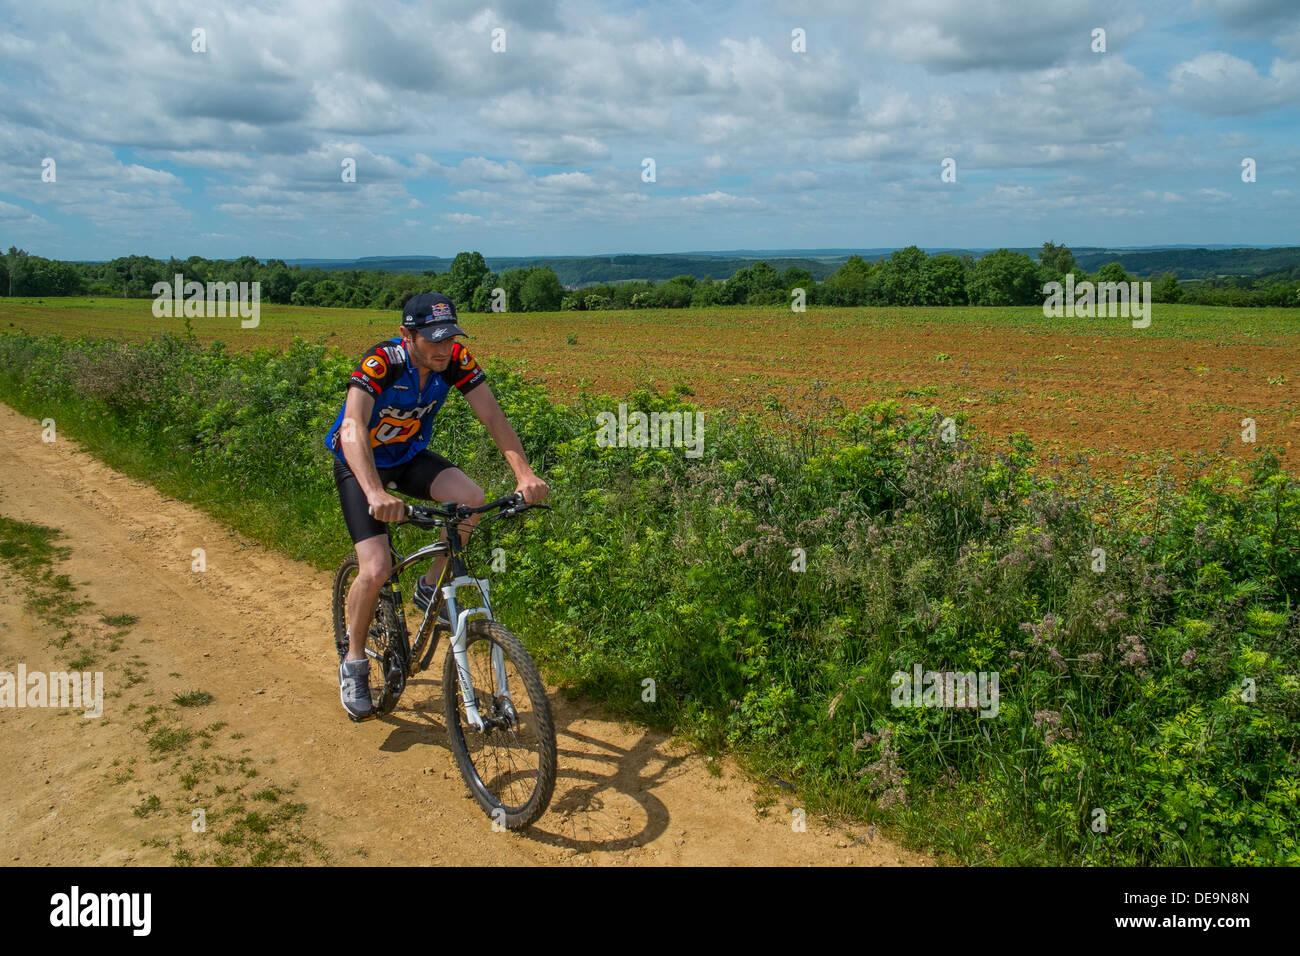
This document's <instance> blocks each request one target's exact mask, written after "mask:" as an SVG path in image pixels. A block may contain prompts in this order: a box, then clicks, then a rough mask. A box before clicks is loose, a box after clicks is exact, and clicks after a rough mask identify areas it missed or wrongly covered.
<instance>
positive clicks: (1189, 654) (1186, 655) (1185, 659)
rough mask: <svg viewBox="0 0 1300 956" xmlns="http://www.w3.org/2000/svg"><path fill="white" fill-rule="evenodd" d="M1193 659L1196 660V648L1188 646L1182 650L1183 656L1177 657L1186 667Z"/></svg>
mask: <svg viewBox="0 0 1300 956" xmlns="http://www.w3.org/2000/svg"><path fill="white" fill-rule="evenodd" d="M1194 660H1196V648H1194V647H1190V648H1188V649H1187V650H1186V651H1184V652H1183V656H1182V657H1181V658H1179V661H1180V662H1181V663H1182V665H1183V666H1184V667H1187V666H1188V665H1189V664H1191V663H1192V661H1194Z"/></svg>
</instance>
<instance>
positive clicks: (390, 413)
mask: <svg viewBox="0 0 1300 956" xmlns="http://www.w3.org/2000/svg"><path fill="white" fill-rule="evenodd" d="M456 322H457V319H456V306H455V305H454V304H453V303H452V301H451V299H449V298H447V297H446V296H445V295H442V294H440V293H437V292H422V293H420V294H419V295H417V296H414V297H413V298H411V299H410V300H408V301H407V303H406V305H404V306H403V307H402V325H401V329H400V330H399V332H400V334H399V335H398V336H397V337H395V338H391V339H388V340H387V341H385V342H380V343H379V344H377V345H375V346H374V347H373V348H372V349H370V350H369V351H368V352H367V353H366V354H365V355H364V356H362V358H361V361H360V362H358V363H357V366H356V368H354V369H353V371H352V374H351V376H350V377H349V378H348V386H347V399H346V401H345V402H344V404H343V407H342V408H341V409H340V410H339V414H338V416H337V417H336V418H335V419H334V424H333V426H332V427H331V428H330V430H329V434H328V435H326V437H325V446H326V447H327V448H328V449H329V450H330V451H331V452H332V453H333V454H334V459H335V461H334V482H335V484H336V485H337V486H338V490H339V501H340V503H341V505H342V507H343V519H344V521H346V522H347V526H348V534H349V535H351V537H352V543H353V545H354V546H355V548H356V552H357V562H358V565H359V570H358V573H357V578H356V580H355V581H354V582H353V584H352V587H351V588H350V589H349V591H348V598H347V620H348V653H347V656H346V657H345V658H344V660H343V663H342V664H340V665H339V697H340V699H341V700H342V702H343V709H344V710H346V711H347V713H348V716H349V717H351V718H352V719H353V720H357V721H360V720H368V719H370V718H371V717H374V716H375V711H374V708H373V705H372V704H371V700H370V661H369V660H368V659H367V657H366V654H365V646H366V627H365V626H364V625H362V626H357V625H356V622H358V621H369V620H371V619H372V618H373V617H374V614H375V606H376V604H377V603H378V600H379V589H380V587H381V586H382V585H383V583H384V581H385V580H387V578H388V575H389V573H390V571H391V570H392V560H391V558H390V556H389V552H388V539H387V533H386V532H387V528H386V527H385V523H386V522H390V521H397V520H400V519H401V518H402V517H403V515H404V514H405V510H404V509H405V503H404V502H403V501H402V500H401V499H400V498H395V497H394V496H392V495H390V494H389V493H388V491H387V490H386V489H393V490H396V491H400V492H401V493H402V494H405V495H410V496H411V497H413V498H423V499H426V500H431V501H439V502H444V503H445V502H448V501H455V502H458V503H459V504H463V505H469V506H470V507H473V508H477V507H481V506H482V505H483V504H484V503H485V502H486V501H487V497H486V496H485V495H484V493H483V489H482V488H480V487H479V486H478V485H477V484H475V483H474V482H473V481H472V480H471V479H470V478H469V476H468V475H466V474H465V473H464V472H463V471H461V470H460V469H459V468H457V467H456V466H455V465H454V464H453V463H452V462H450V461H448V460H447V459H446V458H444V457H442V456H441V455H439V454H437V453H436V452H433V451H430V450H429V449H428V448H427V447H426V446H427V445H428V444H429V437H430V435H431V434H432V431H433V418H434V416H435V415H436V414H437V413H438V410H439V409H440V408H441V407H442V406H443V404H444V402H445V401H446V399H447V396H448V394H449V393H450V391H451V389H453V388H456V389H458V390H459V391H460V393H461V394H462V395H463V396H465V401H466V402H468V403H469V406H470V408H471V409H473V410H474V414H475V415H476V416H477V417H478V420H479V421H480V422H482V423H483V426H484V427H485V428H486V429H487V430H488V434H490V435H491V436H492V440H493V441H495V442H496V445H497V448H499V449H500V450H501V454H502V455H504V456H505V459H506V462H507V463H508V464H509V465H510V468H511V470H513V471H514V473H515V479H516V482H517V485H516V488H515V490H516V491H519V492H522V493H523V496H524V500H525V501H526V502H527V503H529V504H535V503H537V502H539V501H542V500H543V499H544V498H545V497H546V495H547V493H548V492H549V490H550V489H549V488H548V487H547V485H546V482H544V481H542V480H541V479H540V478H538V477H537V475H535V474H534V473H533V469H532V467H531V466H530V465H529V464H528V458H527V457H526V456H525V455H524V449H523V445H521V444H520V442H519V436H518V435H517V434H516V433H515V430H514V428H512V427H511V425H510V422H509V421H507V420H506V416H505V413H504V412H502V411H501V406H500V405H499V404H497V400H496V396H495V395H493V394H492V390H491V389H490V388H488V387H487V386H486V381H487V376H486V375H485V374H484V372H483V369H481V368H480V367H479V366H478V365H477V363H475V361H474V359H473V357H472V356H471V355H470V354H469V351H468V350H467V349H466V348H465V346H464V345H462V344H461V343H460V342H457V341H455V340H454V339H455V337H456V336H463V335H465V332H464V330H462V329H461V327H460V326H459V325H457V324H456ZM466 337H468V336H466ZM480 386H482V387H480ZM368 509H373V517H372V515H371V513H370V510H368ZM477 520H478V516H475V518H474V519H472V520H470V521H468V522H466V527H465V528H464V529H463V530H462V532H461V538H462V540H463V541H467V540H468V539H469V534H470V532H471V531H472V530H473V525H474V523H475V522H476V521H477ZM445 534H446V532H444V536H445ZM446 561H447V558H446V556H441V557H439V558H437V559H435V560H434V562H433V565H432V566H431V567H430V569H429V571H428V572H427V573H426V574H425V576H424V577H423V578H422V579H420V581H419V584H418V585H417V587H416V592H415V604H416V606H417V607H418V608H420V610H422V611H423V610H427V609H428V607H429V604H430V602H431V601H432V600H433V598H434V597H435V591H434V588H435V587H436V585H437V583H438V580H439V578H440V577H441V575H442V571H443V566H444V565H445V564H446ZM440 620H441V618H440ZM443 623H444V624H445V623H446V622H445V621H444V622H443Z"/></svg>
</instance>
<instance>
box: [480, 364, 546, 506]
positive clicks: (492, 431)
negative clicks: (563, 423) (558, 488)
mask: <svg viewBox="0 0 1300 956" xmlns="http://www.w3.org/2000/svg"><path fill="white" fill-rule="evenodd" d="M465 401H467V402H469V407H470V408H472V409H473V410H474V414H475V415H477V416H478V420H479V421H481V422H482V423H483V427H484V428H486V429H487V430H488V434H489V435H491V436H492V440H493V441H494V442H496V443H497V447H498V448H500V449H501V454H502V455H504V456H505V459H506V463H507V464H508V465H510V470H511V471H513V472H514V473H515V481H516V487H515V490H516V491H522V492H523V493H524V501H526V502H528V504H530V505H532V504H537V503H538V502H539V501H543V500H545V498H546V495H547V494H548V493H549V492H550V488H549V487H547V484H546V482H544V481H542V479H540V478H538V477H537V475H535V474H534V473H533V469H532V466H531V465H529V464H528V458H527V456H526V455H524V446H523V445H522V444H521V443H520V441H519V436H518V435H517V434H515V430H514V428H512V427H511V425H510V422H509V421H507V420H506V413H505V412H503V411H502V410H501V406H500V405H499V404H498V403H497V397H496V396H495V395H493V394H492V389H491V388H489V387H488V385H487V384H486V383H484V384H482V385H479V386H477V387H476V388H474V389H473V390H472V391H470V392H469V393H467V394H466V395H465Z"/></svg>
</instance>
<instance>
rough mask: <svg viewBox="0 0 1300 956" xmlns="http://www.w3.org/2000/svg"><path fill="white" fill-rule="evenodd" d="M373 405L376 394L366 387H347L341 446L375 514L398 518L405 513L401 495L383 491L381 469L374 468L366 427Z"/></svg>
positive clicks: (394, 519) (387, 518) (380, 517)
mask: <svg viewBox="0 0 1300 956" xmlns="http://www.w3.org/2000/svg"><path fill="white" fill-rule="evenodd" d="M374 407H375V399H374V396H372V395H370V394H369V393H367V392H366V391H365V390H364V389H361V388H349V389H348V398H347V402H346V403H345V404H344V406H343V423H342V424H341V425H340V426H339V448H340V449H342V451H343V458H344V460H345V461H346V462H347V463H348V467H349V468H351V469H352V474H354V475H355V476H356V478H357V483H358V484H359V485H361V490H362V492H363V493H364V494H365V496H366V500H367V501H368V502H370V505H371V507H372V508H374V509H375V517H376V518H377V519H379V520H380V521H398V520H400V519H401V517H402V515H404V514H405V513H406V509H405V506H404V505H403V503H402V500H401V499H400V498H395V497H393V496H392V495H390V494H389V493H388V492H387V491H385V490H384V483H383V482H382V481H380V480H379V470H378V469H377V468H375V454H374V452H373V451H371V450H370V441H369V439H370V432H369V431H368V430H367V429H366V422H368V421H370V413H371V411H373V410H374Z"/></svg>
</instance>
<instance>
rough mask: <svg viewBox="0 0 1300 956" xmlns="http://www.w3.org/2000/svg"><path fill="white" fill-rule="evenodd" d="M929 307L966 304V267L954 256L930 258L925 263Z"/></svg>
mask: <svg viewBox="0 0 1300 956" xmlns="http://www.w3.org/2000/svg"><path fill="white" fill-rule="evenodd" d="M926 269H927V272H928V273H929V278H928V281H927V283H926V285H927V286H928V288H929V291H930V302H929V303H928V304H929V305H965V304H966V301H967V300H966V265H965V263H963V262H962V261H961V260H960V259H958V258H957V257H956V256H951V255H946V254H945V255H939V256H932V257H931V258H930V261H929V262H927V263H926Z"/></svg>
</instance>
